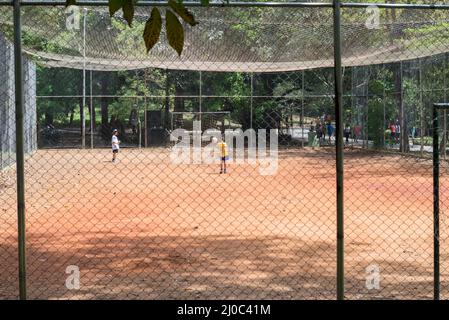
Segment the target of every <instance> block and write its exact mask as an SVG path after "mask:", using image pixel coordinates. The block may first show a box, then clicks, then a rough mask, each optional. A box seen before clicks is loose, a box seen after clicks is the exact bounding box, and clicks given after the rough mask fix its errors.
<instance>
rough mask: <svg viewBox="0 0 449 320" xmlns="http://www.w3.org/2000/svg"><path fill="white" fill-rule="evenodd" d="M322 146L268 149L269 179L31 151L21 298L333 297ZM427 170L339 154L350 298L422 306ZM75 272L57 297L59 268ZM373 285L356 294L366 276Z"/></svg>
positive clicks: (445, 253)
mask: <svg viewBox="0 0 449 320" xmlns="http://www.w3.org/2000/svg"><path fill="white" fill-rule="evenodd" d="M333 154H334V151H333V150H330V149H329V150H325V149H320V150H312V149H294V150H283V151H280V155H279V170H278V172H277V174H275V175H273V176H262V175H260V173H259V171H258V167H257V166H256V165H250V164H239V165H237V164H231V165H230V169H229V173H228V174H226V175H219V174H218V170H217V166H216V165H193V164H192V165H174V164H172V163H171V162H170V158H169V151H168V150H166V149H142V150H138V149H123V150H122V152H121V153H120V154H119V161H118V162H117V163H111V162H110V157H111V155H110V151H109V150H106V149H103V150H93V151H91V150H83V151H81V150H39V151H38V152H37V153H36V154H34V155H33V156H31V157H30V158H28V159H27V161H26V199H27V203H26V214H27V268H28V293H29V297H30V298H41V299H89V298H97V299H112V298H125V299H136V298H137V299H142V298H148V299H230V298H235V299H253V298H254V299H335V287H336V285H335V282H336V278H335V274H336V267H335V266H336V249H335V248H336V240H335V239H336V206H335V202H336V197H335V160H334V156H333ZM13 174H14V172H13V171H9V172H6V173H3V174H2V180H0V203H1V206H0V226H1V233H0V256H1V261H0V297H2V298H16V297H17V244H16V243H17V241H16V239H17V227H16V224H17V222H16V202H15V191H14V187H15V186H14V176H13ZM448 189H449V173H448V172H447V171H444V170H443V174H442V178H441V201H442V208H441V210H442V212H441V215H442V217H441V230H442V234H441V239H442V240H441V246H442V248H441V253H442V256H441V260H442V265H441V268H442V280H443V283H442V289H443V297H446V298H447V297H448V296H449V284H448V282H447V281H449V277H448V276H449V274H448V273H449V239H448V236H449V232H448V231H447V230H448V224H449V223H448V214H449V203H448V202H449V199H448V194H449V190H448ZM432 209H433V204H432V166H431V162H430V161H429V160H422V159H416V158H412V157H405V156H398V155H393V154H378V153H366V152H361V151H357V150H353V151H349V150H348V151H347V152H346V157H345V274H346V283H345V285H346V296H347V298H350V299H360V298H363V299H378V298H388V299H391V298H393V299H405V298H411V299H417V298H418V299H419V298H423V299H426V298H431V297H432V292H433V288H432V285H433V283H432V282H433V278H432V276H433V275H432V263H433V260H432V259H433V256H432V254H433V247H432V241H433V231H432V230H433V221H432V214H433V213H432ZM69 265H76V266H78V267H79V269H80V272H81V287H80V289H79V290H68V289H67V288H66V287H65V280H66V278H67V276H68V274H66V272H65V271H66V267H67V266H69ZM370 265H376V266H378V267H379V269H380V277H381V278H380V289H378V290H368V289H367V288H366V285H365V282H366V276H367V274H366V268H367V267H368V266H370Z"/></svg>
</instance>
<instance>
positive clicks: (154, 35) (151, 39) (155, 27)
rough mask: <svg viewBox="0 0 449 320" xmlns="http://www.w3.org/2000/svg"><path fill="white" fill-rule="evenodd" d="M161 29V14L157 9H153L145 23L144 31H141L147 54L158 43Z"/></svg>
mask: <svg viewBox="0 0 449 320" xmlns="http://www.w3.org/2000/svg"><path fill="white" fill-rule="evenodd" d="M161 29H162V18H161V13H160V11H159V9H158V8H153V10H151V15H150V18H149V19H148V21H147V22H146V23H145V30H144V31H143V40H144V41H145V46H146V47H147V53H148V52H149V51H150V50H151V49H152V48H153V47H154V45H155V44H156V43H157V42H158V41H159V36H160V34H161Z"/></svg>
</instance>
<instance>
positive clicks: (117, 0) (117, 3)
mask: <svg viewBox="0 0 449 320" xmlns="http://www.w3.org/2000/svg"><path fill="white" fill-rule="evenodd" d="M125 1H126V0H109V14H110V15H111V17H112V16H113V15H114V14H115V13H116V12H117V11H119V10H120V9H121V8H123V5H124V4H125Z"/></svg>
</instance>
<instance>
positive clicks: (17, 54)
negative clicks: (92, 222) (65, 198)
mask: <svg viewBox="0 0 449 320" xmlns="http://www.w3.org/2000/svg"><path fill="white" fill-rule="evenodd" d="M14 79H15V102H16V110H15V111H16V168H17V223H18V244H19V297H20V299H21V300H25V299H26V297H27V293H26V262H25V173H24V171H25V169H24V147H23V109H24V108H23V99H24V97H23V66H22V26H21V20H20V0H14Z"/></svg>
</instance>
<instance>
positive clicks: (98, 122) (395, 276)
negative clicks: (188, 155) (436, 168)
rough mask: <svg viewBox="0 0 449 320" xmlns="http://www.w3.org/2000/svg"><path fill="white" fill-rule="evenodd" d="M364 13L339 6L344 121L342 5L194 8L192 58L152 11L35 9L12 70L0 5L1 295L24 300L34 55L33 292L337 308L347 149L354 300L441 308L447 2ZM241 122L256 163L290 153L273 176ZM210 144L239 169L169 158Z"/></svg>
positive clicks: (348, 258) (448, 205)
mask: <svg viewBox="0 0 449 320" xmlns="http://www.w3.org/2000/svg"><path fill="white" fill-rule="evenodd" d="M0 4H1V2H0ZM269 6H271V7H269ZM365 9H366V8H362V7H360V8H349V7H342V8H341V34H340V36H341V44H342V48H341V49H342V52H341V54H342V57H341V58H342V65H343V68H342V70H341V71H342V75H341V82H342V91H341V93H342V104H341V110H342V116H341V117H337V115H336V114H335V110H336V108H335V106H336V101H337V100H338V99H335V98H336V97H335V92H336V91H335V88H336V83H335V80H334V79H335V75H339V74H340V73H339V72H335V71H337V70H338V69H334V63H335V62H334V44H335V43H336V41H335V39H334V28H336V26H335V25H334V21H333V13H334V12H333V8H332V6H328V7H296V8H291V7H282V6H276V7H273V4H270V5H267V6H265V7H260V6H259V7H257V6H256V4H254V6H252V7H251V6H248V7H210V8H201V7H195V8H189V10H190V11H191V12H192V13H193V14H194V15H195V17H196V19H197V20H198V22H199V24H198V25H196V26H194V27H191V26H189V25H187V24H186V23H184V22H182V21H181V23H182V24H183V28H184V36H185V37H184V38H185V41H184V50H183V53H182V55H181V56H178V54H177V53H176V52H175V51H174V50H173V49H172V48H171V47H170V45H169V44H168V40H167V36H166V32H167V30H166V17H167V10H171V9H169V8H168V7H166V6H165V7H161V8H160V12H161V14H162V33H161V37H160V41H159V42H158V44H157V45H156V46H155V47H154V48H153V49H152V50H151V51H150V52H149V53H147V52H146V48H145V45H144V42H143V39H142V33H143V31H144V29H145V23H146V21H147V19H148V18H149V16H150V12H151V8H150V7H146V6H143V7H138V8H136V11H135V13H136V15H135V19H134V23H133V27H132V28H129V27H128V26H127V23H126V22H125V20H124V19H123V18H122V17H121V13H120V12H118V13H117V14H115V15H114V16H113V17H112V18H111V17H110V16H109V13H108V9H107V7H103V6H89V7H88V8H78V7H70V8H68V9H66V8H63V7H60V6H56V7H50V6H31V5H27V6H23V7H22V8H21V19H22V33H21V39H22V42H23V46H22V48H23V52H22V53H23V55H22V57H23V64H17V65H16V66H15V65H14V45H13V41H14V23H13V10H12V8H11V7H10V6H9V5H1V6H0V147H1V150H0V151H1V152H0V298H8V299H14V298H17V297H18V283H19V273H18V269H17V268H18V240H17V239H18V237H17V235H18V227H17V225H18V222H19V221H18V214H17V213H18V211H19V213H20V212H21V210H20V208H19V210H18V203H17V202H18V201H17V194H16V192H17V191H16V190H17V188H16V187H17V184H18V183H17V181H18V180H19V181H21V179H20V178H16V167H20V166H16V154H17V152H16V151H17V150H16V143H17V142H18V141H16V122H15V119H16V118H15V116H16V114H15V102H16V93H17V92H18V91H17V90H16V89H17V88H15V81H14V80H15V79H16V77H17V73H14V70H17V69H18V68H19V66H20V65H22V67H23V69H24V70H23V87H24V92H23V94H24V99H23V101H24V131H25V132H24V141H23V143H24V148H23V149H24V153H25V156H26V162H25V184H24V185H25V215H26V221H25V226H26V242H25V248H26V267H27V288H28V297H29V298H34V299H39V298H51V299H94V298H101V299H108V298H110V299H112V298H127V299H133V298H154V299H160V298H169V299H179V298H188V299H202V298H204V299H210V298H217V299H226V298H236V299H248V298H256V299H263V298H274V299H297V298H307V299H333V298H335V297H336V292H337V276H336V274H337V249H336V248H337V188H336V178H337V176H336V151H337V152H338V151H340V150H344V156H345V158H344V187H343V192H344V203H343V208H344V212H343V213H344V214H343V216H344V234H343V235H344V240H345V243H344V244H345V245H344V267H345V269H344V277H345V280H344V282H345V283H344V284H345V295H346V297H347V298H353V299H358V298H361V299H364V298H368V299H381V298H398V299H405V298H413V299H417V298H418V299H421V298H422V299H430V298H432V296H433V284H434V283H433V280H434V278H433V277H434V251H433V244H434V239H436V237H434V230H433V228H434V216H433V205H434V203H433V195H432V193H433V186H432V178H433V177H432V170H433V167H432V161H431V155H432V152H433V151H434V147H435V146H438V149H439V150H440V158H441V164H440V167H441V170H440V200H441V201H440V224H441V234H440V240H441V243H440V245H441V248H440V251H441V256H440V266H441V289H442V290H441V295H442V297H443V298H449V283H448V282H449V278H448V277H449V275H448V273H449V251H448V250H449V243H448V242H449V234H448V231H447V230H448V214H449V211H448V210H449V202H448V201H449V200H448V199H449V198H448V192H449V191H448V188H449V171H448V170H449V169H448V159H449V158H448V155H449V148H448V145H447V143H448V138H449V130H448V125H447V122H448V120H449V117H448V112H447V110H446V111H444V110H441V111H440V112H439V114H438V119H439V121H440V129H439V130H436V129H435V126H434V123H433V120H434V118H433V115H432V111H433V104H434V103H436V102H446V101H447V100H448V93H449V91H448V90H449V86H448V79H449V37H448V35H449V7H448V8H446V9H444V10H443V9H441V10H429V9H419V8H414V9H411V8H408V9H405V8H388V9H386V8H384V9H379V10H377V9H376V10H374V9H373V8H371V9H370V10H365ZM179 19H180V20H182V19H181V18H179ZM335 35H337V33H335ZM338 71H339V70H338ZM337 83H338V81H337ZM337 118H338V119H340V120H341V122H342V123H341V124H342V125H343V135H344V137H343V138H344V141H343V143H344V147H343V146H342V147H338V148H336V147H335V146H336V144H337V140H338V139H337V134H336V125H337V121H336V119H337ZM116 130H117V132H118V138H117V139H118V140H120V144H119V145H120V152H118V154H117V155H116V156H117V160H116V161H115V162H112V159H113V153H112V150H111V149H112V142H113V141H115V138H112V134H113V132H115V131H116ZM182 130H184V131H182ZM19 132H20V131H19ZM183 132H184V133H185V135H184V134H183ZM211 132H213V134H212V133H211ZM229 132H232V133H233V134H235V135H239V134H244V135H246V140H243V139H242V140H240V141H243V143H242V145H241V149H239V150H240V151H242V150H243V151H242V153H243V154H244V155H246V156H247V155H249V154H250V151H251V150H250V149H251V142H252V141H257V142H258V144H257V148H258V149H257V151H258V152H260V154H266V153H268V152H270V153H271V152H273V154H276V155H278V157H276V158H275V161H274V162H272V163H270V164H277V167H276V170H274V171H271V172H270V173H269V174H267V171H266V170H267V163H260V162H256V163H251V162H249V161H247V160H246V161H244V162H243V163H236V162H234V161H233V156H234V152H235V151H236V150H232V149H231V147H232V145H231V144H232V143H234V142H233V141H229V140H226V137H225V141H226V142H227V146H226V147H228V148H230V150H228V151H229V154H227V152H226V147H223V146H224V144H221V141H220V139H221V137H222V136H226V134H227V133H229ZM435 133H438V134H439V138H434V135H435ZM212 135H214V137H215V138H216V139H217V141H216V143H219V145H220V146H221V149H220V150H217V148H216V147H217V146H218V144H217V145H215V146H214V148H215V151H217V152H219V156H218V155H214V159H215V160H220V159H225V160H226V159H227V158H228V157H229V156H230V157H231V158H230V159H228V160H226V161H227V168H226V169H227V170H226V171H227V172H226V173H222V174H220V171H221V170H222V171H224V168H222V167H220V163H214V164H206V163H205V162H204V161H202V159H200V161H198V158H195V157H192V159H190V160H191V161H190V162H189V163H184V162H182V161H179V160H180V159H181V158H180V157H179V154H178V153H174V152H173V151H174V150H177V149H174V146H175V145H176V146H178V145H179V143H180V142H182V141H183V140H184V139H186V140H187V139H192V140H191V141H189V142H187V143H186V144H185V145H184V146H185V147H189V148H190V147H192V148H193V150H196V151H197V150H200V148H206V149H203V150H207V147H208V146H210V145H209V144H210V142H211V141H212ZM240 137H241V136H240ZM196 138H198V140H197V141H196V142H195V139H196ZM250 138H251V139H250ZM436 139H438V140H436ZM261 140H263V141H265V142H266V145H267V150H264V149H263V146H264V144H263V143H260V142H261ZM338 141H341V140H338ZM19 142H20V139H19ZM114 143H115V142H114ZM338 145H339V146H340V144H338ZM114 147H115V145H114ZM261 150H263V151H261ZM435 150H436V148H435ZM209 151H210V150H209ZM265 151H267V152H265ZM259 160H260V158H258V161H259ZM19 163H20V161H19ZM19 176H20V170H19ZM21 185H22V184H21V183H19V187H20V186H21ZM340 190H341V189H340ZM338 213H341V211H340V210H339V212H338ZM340 226H341V224H340ZM22 261H23V260H22ZM338 261H343V260H342V259H339V260H338ZM338 278H339V279H342V277H341V276H340V277H338ZM77 279H79V283H78V282H77ZM340 283H341V282H340Z"/></svg>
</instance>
